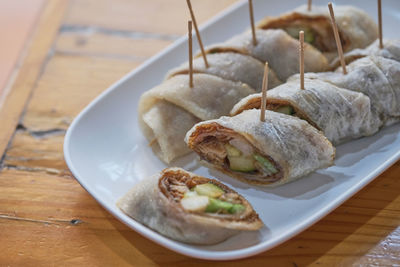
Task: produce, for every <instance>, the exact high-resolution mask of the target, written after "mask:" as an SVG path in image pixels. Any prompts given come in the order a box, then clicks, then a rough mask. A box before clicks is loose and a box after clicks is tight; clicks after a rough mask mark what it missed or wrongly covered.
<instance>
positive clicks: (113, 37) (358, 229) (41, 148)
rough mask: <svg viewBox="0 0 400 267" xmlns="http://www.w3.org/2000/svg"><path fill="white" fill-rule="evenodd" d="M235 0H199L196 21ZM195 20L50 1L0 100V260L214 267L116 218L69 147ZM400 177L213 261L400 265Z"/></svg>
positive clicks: (107, 4)
mask: <svg viewBox="0 0 400 267" xmlns="http://www.w3.org/2000/svg"><path fill="white" fill-rule="evenodd" d="M235 2H236V1H235V0H219V1H214V0H192V4H193V7H194V8H195V10H196V14H198V21H199V22H200V23H202V22H204V21H205V20H207V19H208V18H211V17H212V16H214V15H215V14H217V13H218V12H219V11H221V10H223V9H224V8H226V7H228V6H229V5H231V4H233V3H235ZM167 3H168V4H167ZM187 17H188V14H187V10H186V3H185V1H183V0H169V1H165V0H149V1H143V0H132V1H126V0H113V1H111V0H70V1H67V0H65V1H63V0H51V1H50V0H49V1H47V6H46V7H45V8H44V10H43V13H42V15H41V20H40V22H39V23H38V25H37V30H36V33H35V34H34V37H33V39H32V41H31V42H30V43H29V44H27V45H29V49H28V51H29V52H28V54H27V56H26V58H25V61H24V63H23V64H22V65H21V66H19V68H20V70H19V76H18V77H17V80H16V82H15V84H14V86H13V88H12V93H11V94H10V95H9V97H8V99H7V102H5V103H4V105H3V106H0V122H1V123H0V128H1V131H0V155H2V158H1V170H0V240H1V242H0V251H1V252H2V253H0V266H64V265H65V266H71V265H77V266H131V265H133V266H156V265H162V266H187V265H195V266H203V265H204V266H206V265H210V262H208V261H202V260H196V259H192V258H188V257H186V256H182V255H179V254H177V253H175V252H172V251H170V250H167V249H165V248H163V247H161V246H159V245H157V244H155V243H153V242H151V241H149V240H147V239H145V238H143V237H141V236H140V235H139V234H137V233H136V232H134V231H132V230H130V229H129V228H127V227H126V226H124V225H123V224H122V223H120V222H119V221H117V220H116V219H115V218H114V217H112V216H111V215H110V214H109V213H108V212H107V211H105V210H104V209H103V208H102V207H100V205H99V204H97V202H96V201H95V200H94V199H93V198H92V197H91V196H90V195H89V194H88V193H87V192H86V191H85V190H84V189H83V188H82V187H81V186H80V185H79V184H78V183H77V181H76V180H75V179H74V177H73V176H72V175H71V173H70V172H69V170H68V168H67V166H66V164H65V162H64V159H63V151H62V145H63V141H64V134H65V131H66V129H67V128H68V126H69V124H70V123H71V121H72V120H73V118H74V117H75V116H76V115H77V114H78V113H79V112H80V111H81V109H82V108H84V107H85V106H86V105H87V104H88V103H89V102H90V101H91V100H93V99H94V98H95V97H96V96H97V95H98V94H99V93H101V92H102V91H103V90H105V89H106V88H107V87H108V86H109V85H111V84H112V83H113V82H115V81H116V80H118V79H119V78H120V77H122V76H123V75H124V74H126V73H127V72H129V71H130V70H132V69H133V68H135V67H137V66H138V65H140V64H141V63H142V62H143V61H145V60H146V59H148V58H149V57H151V56H152V55H154V54H155V53H157V52H159V51H160V50H161V49H163V48H165V47H166V46H167V45H169V44H170V43H172V42H173V41H174V40H175V39H176V38H177V37H179V36H180V35H183V34H184V33H185V31H186V26H187V25H186V19H187ZM6 148H7V149H6ZM399 176H400V162H397V163H396V164H395V165H393V166H392V167H391V168H390V169H389V170H387V171H386V172H384V173H383V174H382V175H381V176H380V177H379V178H377V179H376V180H374V181H373V182H372V183H371V184H369V185H368V186H367V187H365V188H364V189H363V190H361V191H360V192H359V193H357V194H356V195H355V196H354V197H352V198H351V199H350V200H348V201H346V202H345V203H344V204H343V205H341V206H340V207H339V208H337V209H336V210H335V211H333V212H332V213H331V214H329V215H328V216H326V217H325V218H324V219H322V220H321V221H320V222H318V223H316V224H315V225H313V226H312V227H310V228H309V229H308V230H306V231H304V232H303V233H301V234H299V235H298V236H296V237H294V238H292V239H291V240H289V241H287V242H285V243H284V244H282V245H280V246H278V247H276V248H274V249H271V250H269V251H267V252H265V253H261V254H259V255H256V256H253V257H250V258H248V259H243V260H238V261H228V262H218V263H217V262H213V263H212V264H213V265H218V266H243V265H248V266H250V265H254V266H313V265H318V266H351V265H355V266H360V265H361V266H392V265H396V264H397V265H400V197H399V192H400V182H399ZM271 216H273V215H271Z"/></svg>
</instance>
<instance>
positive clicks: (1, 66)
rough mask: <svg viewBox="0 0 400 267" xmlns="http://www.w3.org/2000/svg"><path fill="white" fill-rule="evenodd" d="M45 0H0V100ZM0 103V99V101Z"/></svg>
mask: <svg viewBox="0 0 400 267" xmlns="http://www.w3.org/2000/svg"><path fill="white" fill-rule="evenodd" d="M44 3H45V0H12V1H11V0H0V36H1V39H2V43H1V49H0V100H1V99H2V97H3V96H4V95H5V92H6V90H7V84H8V81H10V80H12V79H13V76H14V75H13V69H14V66H15V64H17V63H18V60H19V58H20V56H21V55H22V54H23V50H24V47H25V45H24V44H25V41H27V40H29V36H30V35H31V34H32V31H33V30H34V28H35V27H34V25H35V22H36V21H37V19H38V16H39V14H40V11H41V9H42V7H43V4H44ZM0 103H1V101H0Z"/></svg>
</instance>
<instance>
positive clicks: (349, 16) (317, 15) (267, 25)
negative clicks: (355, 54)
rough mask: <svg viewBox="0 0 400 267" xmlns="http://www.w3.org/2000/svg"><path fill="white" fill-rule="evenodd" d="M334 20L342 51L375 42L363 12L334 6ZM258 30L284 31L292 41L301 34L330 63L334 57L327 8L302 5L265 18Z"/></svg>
mask: <svg viewBox="0 0 400 267" xmlns="http://www.w3.org/2000/svg"><path fill="white" fill-rule="evenodd" d="M335 19H336V23H337V25H338V30H339V35H340V39H341V42H342V47H343V51H344V52H347V51H350V50H353V49H355V48H364V47H366V46H368V45H369V44H371V43H372V42H373V41H374V40H375V39H376V38H378V27H377V25H376V23H375V22H374V20H373V19H372V18H371V17H370V16H369V15H368V14H367V13H365V12H364V11H362V10H360V9H358V8H356V7H353V6H335ZM258 27H259V28H261V29H283V30H285V31H286V32H288V33H289V34H290V35H291V36H293V37H294V38H295V39H298V34H299V31H300V30H303V31H304V33H305V41H308V43H310V44H312V45H313V46H315V47H316V48H317V49H318V50H319V51H321V52H323V53H325V55H326V56H327V57H328V59H329V60H332V59H333V58H335V57H336V56H337V52H336V50H337V49H336V43H335V39H334V35H333V32H332V26H331V19H330V14H329V9H328V7H326V6H312V9H311V11H308V8H307V5H302V6H300V7H298V8H296V9H295V10H293V11H290V12H288V13H286V14H283V15H281V16H278V17H267V18H265V19H264V20H263V21H261V22H260V23H259V25H258Z"/></svg>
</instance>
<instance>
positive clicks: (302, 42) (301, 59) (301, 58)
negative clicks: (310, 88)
mask: <svg viewBox="0 0 400 267" xmlns="http://www.w3.org/2000/svg"><path fill="white" fill-rule="evenodd" d="M299 41H300V49H299V53H300V60H299V62H300V89H302V90H304V31H300V33H299Z"/></svg>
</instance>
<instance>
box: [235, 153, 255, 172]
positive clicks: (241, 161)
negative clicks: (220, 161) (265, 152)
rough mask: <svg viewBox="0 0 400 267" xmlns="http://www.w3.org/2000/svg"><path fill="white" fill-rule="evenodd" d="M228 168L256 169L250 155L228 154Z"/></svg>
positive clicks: (243, 170) (244, 170)
mask: <svg viewBox="0 0 400 267" xmlns="http://www.w3.org/2000/svg"><path fill="white" fill-rule="evenodd" d="M228 160H229V168H230V169H231V170H232V171H239V172H251V171H254V170H256V167H255V165H254V158H253V157H252V156H241V157H232V156H229V155H228Z"/></svg>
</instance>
